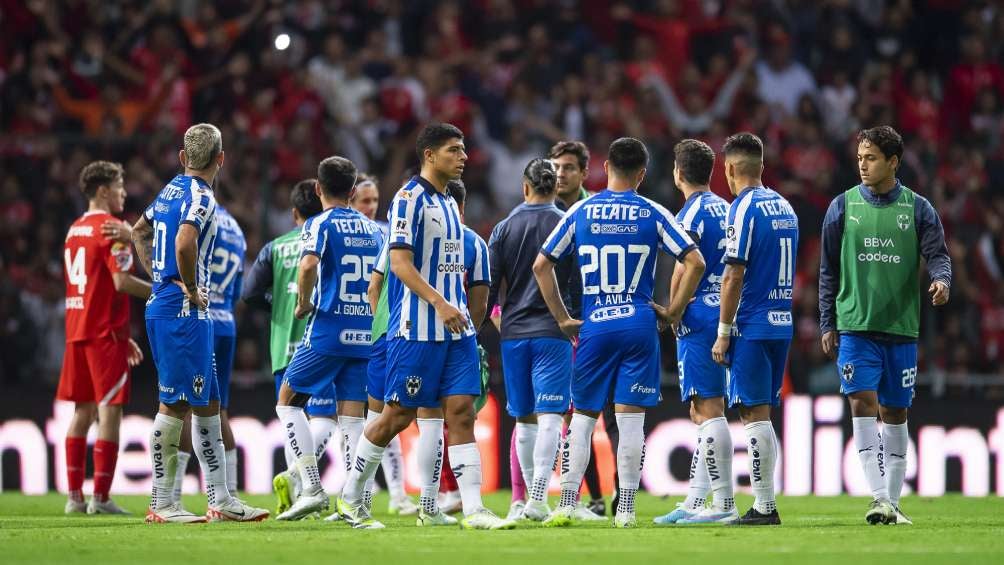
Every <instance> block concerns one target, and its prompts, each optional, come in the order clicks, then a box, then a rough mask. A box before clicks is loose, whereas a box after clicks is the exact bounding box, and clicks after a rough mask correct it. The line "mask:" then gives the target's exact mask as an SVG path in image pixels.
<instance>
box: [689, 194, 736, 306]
mask: <svg viewBox="0 0 1004 565" xmlns="http://www.w3.org/2000/svg"><path fill="white" fill-rule="evenodd" d="M728 215H729V203H728V202H726V201H725V200H724V199H723V198H722V197H720V196H718V195H717V194H715V193H713V192H710V191H701V192H695V193H694V194H691V195H690V198H688V199H687V201H686V202H684V203H683V208H681V209H680V211H679V212H678V213H677V214H676V220H677V221H678V222H680V225H681V226H682V227H683V230H684V231H686V232H687V234H689V235H690V237H691V239H693V240H694V242H695V243H697V246H698V248H699V249H700V250H701V255H703V256H704V263H705V265H706V267H705V269H704V277H703V278H702V279H701V282H700V283H699V284H698V285H697V291H696V292H695V293H694V296H695V297H696V298H698V299H699V300H700V299H703V297H704V295H709V294H710V295H717V294H719V293H720V292H721V291H722V272H723V271H724V270H725V263H723V262H722V257H723V256H724V255H725V245H726V239H725V228H726V227H727V226H726V223H727V220H728Z"/></svg>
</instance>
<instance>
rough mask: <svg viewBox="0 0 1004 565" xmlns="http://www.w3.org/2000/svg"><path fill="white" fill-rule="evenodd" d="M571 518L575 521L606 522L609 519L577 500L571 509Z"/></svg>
mask: <svg viewBox="0 0 1004 565" xmlns="http://www.w3.org/2000/svg"><path fill="white" fill-rule="evenodd" d="M571 518H572V520H573V521H576V522H606V521H607V520H609V518H607V517H606V516H600V515H599V514H597V513H595V512H593V511H592V510H590V509H589V507H588V506H586V505H585V504H582V503H581V502H579V503H578V504H576V505H575V508H574V509H573V510H572V515H571Z"/></svg>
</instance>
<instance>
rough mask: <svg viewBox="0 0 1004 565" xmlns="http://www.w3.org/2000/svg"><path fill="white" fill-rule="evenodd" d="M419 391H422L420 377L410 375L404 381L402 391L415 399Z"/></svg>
mask: <svg viewBox="0 0 1004 565" xmlns="http://www.w3.org/2000/svg"><path fill="white" fill-rule="evenodd" d="M420 390H422V377H419V376H416V375H412V376H410V377H408V378H407V379H405V381H404V391H405V392H407V393H408V396H410V397H411V398H415V397H416V396H418V391H420Z"/></svg>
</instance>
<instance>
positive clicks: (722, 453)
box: [698, 416, 736, 512]
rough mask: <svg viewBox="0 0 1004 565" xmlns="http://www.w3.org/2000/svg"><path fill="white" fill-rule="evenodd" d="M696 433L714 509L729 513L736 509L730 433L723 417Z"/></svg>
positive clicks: (704, 425) (708, 421)
mask: <svg viewBox="0 0 1004 565" xmlns="http://www.w3.org/2000/svg"><path fill="white" fill-rule="evenodd" d="M698 433H699V434H700V435H701V439H702V440H704V452H703V453H702V456H703V458H704V469H705V471H706V472H707V473H708V479H709V481H710V485H711V490H712V491H713V492H714V493H715V501H714V504H713V506H714V508H715V510H718V511H719V512H731V511H732V509H733V508H735V507H736V499H735V491H734V486H733V484H732V451H733V447H732V433H731V432H730V431H729V421H728V420H726V419H725V417H724V416H722V417H719V418H712V419H710V420H707V421H705V422H704V423H703V424H701V426H700V428H699V431H698Z"/></svg>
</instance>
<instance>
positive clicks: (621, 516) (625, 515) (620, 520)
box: [614, 512, 638, 528]
mask: <svg viewBox="0 0 1004 565" xmlns="http://www.w3.org/2000/svg"><path fill="white" fill-rule="evenodd" d="M614 527H615V528H637V527H638V519H637V518H635V515H634V512H618V513H617V515H616V516H614Z"/></svg>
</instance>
